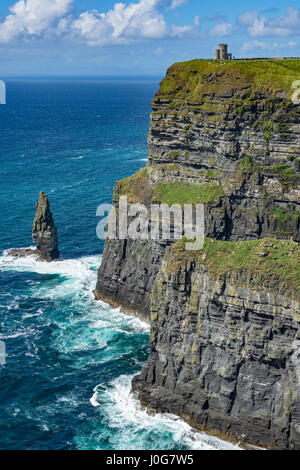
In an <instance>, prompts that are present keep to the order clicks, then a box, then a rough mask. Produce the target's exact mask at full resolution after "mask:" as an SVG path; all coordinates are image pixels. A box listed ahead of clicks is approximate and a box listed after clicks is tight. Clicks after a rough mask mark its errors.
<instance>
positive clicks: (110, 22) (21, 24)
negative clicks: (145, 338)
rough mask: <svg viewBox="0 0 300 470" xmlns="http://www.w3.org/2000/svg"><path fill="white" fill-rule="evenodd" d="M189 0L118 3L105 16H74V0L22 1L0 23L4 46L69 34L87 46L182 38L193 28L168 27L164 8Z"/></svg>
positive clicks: (96, 13)
mask: <svg viewBox="0 0 300 470" xmlns="http://www.w3.org/2000/svg"><path fill="white" fill-rule="evenodd" d="M188 1H189V0H136V2H135V3H134V2H131V3H120V2H119V3H115V4H114V6H113V8H112V9H111V10H109V11H107V12H105V13H102V12H99V11H98V10H90V11H85V12H83V13H81V14H80V15H79V16H77V17H76V16H75V14H71V10H72V9H73V6H74V0H19V1H18V2H17V3H15V4H14V5H13V6H12V7H11V8H10V12H11V14H10V15H8V16H7V17H5V19H4V22H3V23H1V24H0V43H8V42H10V41H12V40H14V39H17V38H20V37H22V38H26V39H29V38H33V37H51V35H52V36H53V35H55V36H58V37H59V36H61V35H63V34H68V35H69V36H70V37H72V38H73V39H77V40H80V41H83V42H86V43H87V44H89V45H91V46H94V45H104V44H127V43H130V42H132V41H136V40H141V39H162V38H165V37H175V36H177V37H181V36H182V35H183V34H185V33H187V32H189V31H190V30H191V29H192V26H189V25H183V26H175V25H168V24H167V22H166V20H165V18H164V16H163V14H162V12H161V9H162V8H165V9H175V8H177V7H179V6H181V5H184V4H185V3H187V2H188Z"/></svg>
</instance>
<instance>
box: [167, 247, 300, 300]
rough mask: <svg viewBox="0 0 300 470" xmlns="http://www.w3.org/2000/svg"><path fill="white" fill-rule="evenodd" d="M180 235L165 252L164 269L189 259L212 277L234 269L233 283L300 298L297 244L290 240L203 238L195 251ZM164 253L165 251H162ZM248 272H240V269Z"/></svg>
mask: <svg viewBox="0 0 300 470" xmlns="http://www.w3.org/2000/svg"><path fill="white" fill-rule="evenodd" d="M185 244H186V240H185V239H184V238H182V239H181V240H179V241H178V242H177V243H175V244H174V245H173V246H172V248H171V251H172V256H171V257H169V256H167V257H166V258H165V259H166V260H167V261H168V263H169V264H168V268H167V269H168V271H170V272H172V271H176V270H177V269H178V267H179V266H180V265H181V264H182V263H183V262H187V261H189V260H194V261H197V262H199V263H200V264H204V265H205V266H206V268H207V269H208V272H209V274H210V276H211V277H212V278H213V279H217V278H220V277H222V276H224V275H226V274H227V275H228V274H233V273H235V274H236V276H235V278H236V279H235V282H236V285H239V284H240V285H244V284H245V285H246V284H248V283H249V287H251V288H253V287H254V286H256V287H257V288H260V289H261V290H262V289H266V290H271V291H273V292H274V293H277V294H279V295H285V294H286V295H288V296H291V298H295V299H297V300H300V246H299V245H298V244H297V243H295V242H293V241H291V240H278V239H274V238H265V239H261V240H247V241H243V242H227V241H221V240H213V239H208V238H207V239H205V242H204V247H203V248H202V249H201V250H199V251H188V250H186V249H185ZM165 256H166V255H165ZM242 271H244V272H246V273H248V276H246V277H245V276H242V275H241V272H242Z"/></svg>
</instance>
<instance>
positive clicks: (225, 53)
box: [219, 44, 228, 60]
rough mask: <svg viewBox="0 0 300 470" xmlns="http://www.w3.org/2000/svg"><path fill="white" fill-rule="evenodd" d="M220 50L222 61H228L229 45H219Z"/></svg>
mask: <svg viewBox="0 0 300 470" xmlns="http://www.w3.org/2000/svg"><path fill="white" fill-rule="evenodd" d="M219 50H220V59H221V60H227V59H228V46H227V44H219Z"/></svg>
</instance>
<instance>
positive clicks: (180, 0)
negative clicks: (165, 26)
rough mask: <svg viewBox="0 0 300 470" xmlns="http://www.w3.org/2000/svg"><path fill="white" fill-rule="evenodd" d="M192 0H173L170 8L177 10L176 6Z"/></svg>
mask: <svg viewBox="0 0 300 470" xmlns="http://www.w3.org/2000/svg"><path fill="white" fill-rule="evenodd" d="M189 1H190V0H172V3H171V5H170V7H169V8H170V10H175V8H178V7H180V6H181V5H186V4H187V3H188V2H189Z"/></svg>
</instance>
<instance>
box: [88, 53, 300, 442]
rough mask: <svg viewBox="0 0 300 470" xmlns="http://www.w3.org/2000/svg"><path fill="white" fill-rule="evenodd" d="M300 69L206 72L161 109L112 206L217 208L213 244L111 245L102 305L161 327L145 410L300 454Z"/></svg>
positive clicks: (181, 86)
mask: <svg viewBox="0 0 300 470" xmlns="http://www.w3.org/2000/svg"><path fill="white" fill-rule="evenodd" d="M299 77H300V60H294V59H285V60H284V59H282V60H281V59H278V60H277V59H276V60H260V61H255V60H252V61H234V60H233V61H226V62H224V61H207V60H194V61H189V62H184V63H179V64H175V65H173V66H172V67H170V69H169V70H168V71H167V74H166V77H165V78H164V80H163V81H162V82H161V84H160V89H159V91H158V92H157V94H156V96H155V97H154V98H153V101H152V109H153V112H152V113H151V123H150V132H149V136H148V144H149V159H148V164H147V166H146V168H145V169H143V170H141V171H139V172H138V173H136V174H135V175H133V176H131V177H128V178H125V179H124V180H121V181H119V182H117V183H116V186H115V191H114V197H113V203H114V207H115V208H116V210H117V211H118V210H119V201H120V197H121V196H127V199H128V202H132V203H143V204H144V205H145V206H147V207H149V206H150V205H151V203H155V204H156V203H165V204H168V205H169V206H170V205H172V204H174V203H177V204H180V205H183V204H196V203H202V204H204V210H205V237H206V242H205V246H204V248H203V249H202V250H199V251H198V252H191V253H189V252H186V251H185V250H184V249H182V244H184V240H181V241H180V242H177V243H176V244H175V241H176V240H174V239H173V240H172V239H170V240H164V239H163V238H162V239H159V240H152V239H149V240H132V239H130V238H128V237H127V238H126V239H123V240H119V239H109V238H108V239H107V240H106V243H105V249H104V254H103V259H102V264H101V266H100V268H99V272H98V282H97V286H96V291H95V295H96V298H98V299H103V300H106V301H108V302H110V303H112V304H114V305H120V306H121V307H122V308H123V309H124V310H126V311H129V312H132V313H135V314H137V315H139V316H141V317H142V318H143V319H147V321H149V322H150V324H151V343H150V347H151V352H150V358H149V361H148V363H147V365H146V366H145V368H144V369H143V371H142V373H141V374H140V375H139V376H138V377H137V378H135V379H134V381H133V390H134V391H135V392H136V393H137V395H138V396H139V398H140V399H141V401H142V403H144V404H145V406H147V407H149V408H152V409H156V410H160V411H169V412H172V413H177V414H178V415H180V416H182V417H183V418H184V419H186V420H188V421H190V422H191V423H192V424H193V425H194V426H195V427H198V428H201V429H206V430H208V431H210V432H218V433H221V434H223V435H227V436H231V437H233V438H236V439H237V440H238V439H241V440H245V441H249V442H252V443H255V444H262V445H265V446H268V447H272V448H289V449H292V448H297V449H299V448H300V397H299V381H300V378H299V377H300V369H299V359H298V356H299V355H300V351H299V344H300V337H299V323H300V307H299V296H300V295H299V291H300V283H299V282H300V278H299V276H300V268H299V266H300V264H299V243H300V106H299V105H298V104H295V102H294V101H293V100H292V96H293V93H294V91H295V90H294V89H293V83H294V81H296V80H298V79H299Z"/></svg>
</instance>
